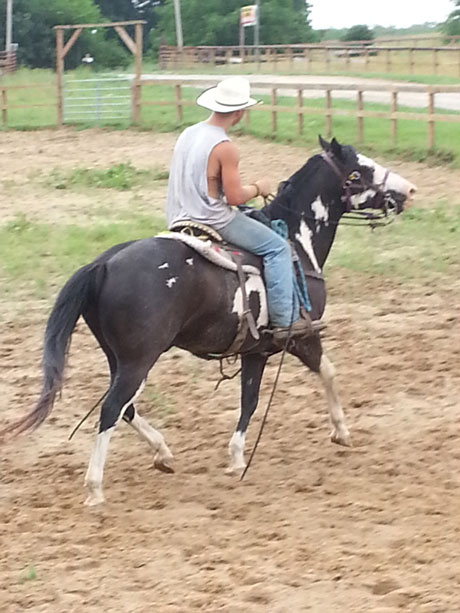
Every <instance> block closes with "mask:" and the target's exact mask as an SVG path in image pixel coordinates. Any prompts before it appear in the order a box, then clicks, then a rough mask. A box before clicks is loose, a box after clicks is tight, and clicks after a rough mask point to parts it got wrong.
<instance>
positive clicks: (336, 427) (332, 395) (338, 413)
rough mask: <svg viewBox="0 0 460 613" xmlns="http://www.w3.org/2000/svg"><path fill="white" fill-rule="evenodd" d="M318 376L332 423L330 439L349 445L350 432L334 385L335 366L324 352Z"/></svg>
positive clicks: (339, 443)
mask: <svg viewBox="0 0 460 613" xmlns="http://www.w3.org/2000/svg"><path fill="white" fill-rule="evenodd" d="M319 376H320V377H321V381H322V382H323V385H324V389H325V390H326V397H327V404H328V407H329V416H330V418H331V424H332V432H331V440H332V442H333V443H337V444H338V445H344V446H345V447H348V446H349V445H350V432H349V431H348V428H347V425H346V423H345V415H344V413H343V408H342V404H341V402H340V398H339V395H338V393H337V388H336V385H335V368H334V364H333V363H332V362H331V361H330V359H329V358H328V357H327V355H326V354H325V353H323V355H322V356H321V363H320V366H319Z"/></svg>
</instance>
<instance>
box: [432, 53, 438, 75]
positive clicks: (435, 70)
mask: <svg viewBox="0 0 460 613" xmlns="http://www.w3.org/2000/svg"><path fill="white" fill-rule="evenodd" d="M433 74H434V75H437V74H438V50H437V49H433Z"/></svg>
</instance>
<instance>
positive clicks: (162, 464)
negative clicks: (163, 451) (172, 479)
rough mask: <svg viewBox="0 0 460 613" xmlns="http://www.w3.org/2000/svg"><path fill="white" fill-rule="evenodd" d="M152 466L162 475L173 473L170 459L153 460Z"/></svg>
mask: <svg viewBox="0 0 460 613" xmlns="http://www.w3.org/2000/svg"><path fill="white" fill-rule="evenodd" d="M153 466H154V467H155V468H156V469H157V470H160V471H161V472H162V473H167V474H169V475H170V474H172V473H173V472H174V467H173V459H172V458H170V459H168V458H165V459H163V460H161V459H155V460H154V461H153Z"/></svg>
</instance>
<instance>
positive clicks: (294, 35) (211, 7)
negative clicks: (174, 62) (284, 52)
mask: <svg viewBox="0 0 460 613" xmlns="http://www.w3.org/2000/svg"><path fill="white" fill-rule="evenodd" d="M249 3H250V2H248V0H187V2H182V24H183V31H184V44H186V45H235V44H238V38H239V34H238V32H239V15H240V9H241V7H242V6H245V5H247V4H249ZM260 4H261V6H260V43H261V44H276V43H280V44H282V43H302V42H309V41H312V40H314V38H315V34H314V32H313V30H312V28H311V26H310V22H309V14H310V6H309V4H308V2H305V1H304V0H283V2H280V1H279V0H261V3H260ZM157 11H158V24H157V27H156V29H155V32H153V33H152V34H153V36H152V38H153V40H154V41H155V42H156V43H157V44H158V42H159V40H160V39H163V40H165V41H166V42H167V43H168V44H170V45H175V44H176V33H175V22H174V5H173V0H165V1H164V4H163V5H162V6H160V7H158V9H157ZM251 30H252V28H251ZM246 38H247V39H248V40H249V41H250V42H252V38H251V37H250V36H247V37H246Z"/></svg>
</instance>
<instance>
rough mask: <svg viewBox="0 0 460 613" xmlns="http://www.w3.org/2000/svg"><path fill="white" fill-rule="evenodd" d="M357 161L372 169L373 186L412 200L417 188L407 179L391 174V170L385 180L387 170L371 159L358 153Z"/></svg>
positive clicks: (394, 173)
mask: <svg viewBox="0 0 460 613" xmlns="http://www.w3.org/2000/svg"><path fill="white" fill-rule="evenodd" d="M358 160H359V163H360V164H361V165H362V166H369V167H370V168H373V170H374V184H375V185H378V186H379V187H380V188H381V189H382V191H384V192H386V191H389V190H392V191H394V192H396V193H398V194H401V195H402V196H405V197H406V198H412V196H414V194H415V192H416V191H417V188H416V187H415V185H414V184H413V183H411V182H410V181H408V180H407V179H404V177H401V175H398V173H397V172H393V171H392V170H390V171H389V172H388V176H387V177H386V179H385V175H386V173H387V168H384V167H383V166H380V164H378V163H377V162H375V161H374V160H372V159H371V158H368V157H366V156H365V155H362V154H361V153H359V154H358Z"/></svg>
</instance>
